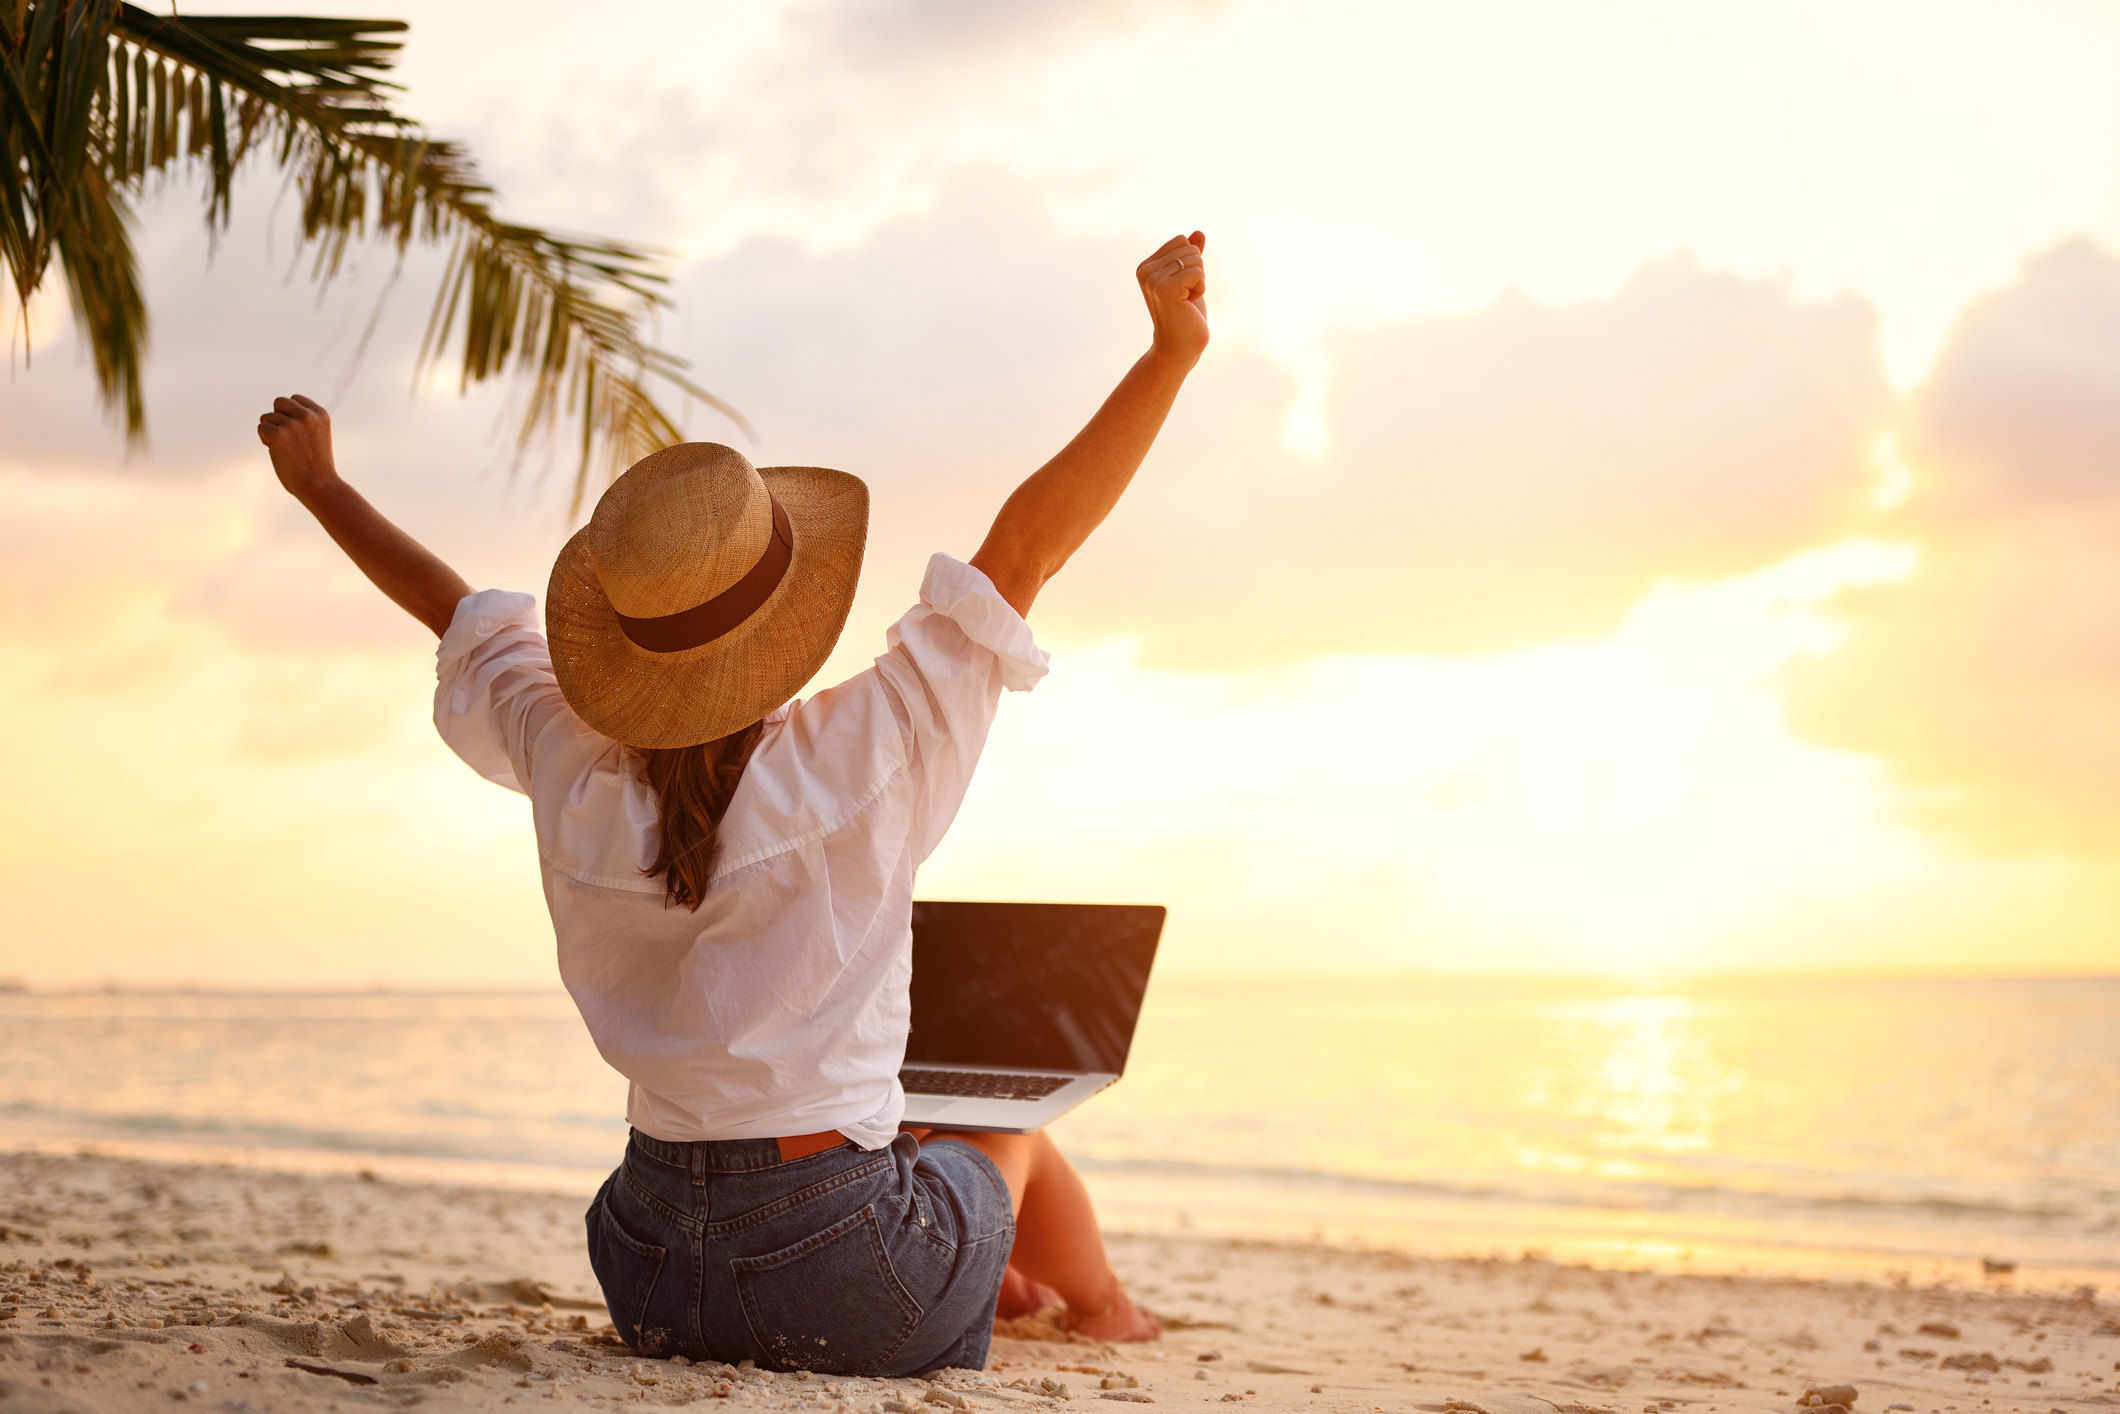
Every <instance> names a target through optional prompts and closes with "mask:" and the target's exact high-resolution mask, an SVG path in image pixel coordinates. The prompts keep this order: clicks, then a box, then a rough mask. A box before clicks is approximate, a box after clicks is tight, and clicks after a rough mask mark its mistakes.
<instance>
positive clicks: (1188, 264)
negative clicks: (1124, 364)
mask: <svg viewBox="0 0 2120 1414" xmlns="http://www.w3.org/2000/svg"><path fill="white" fill-rule="evenodd" d="M1206 247H1207V237H1206V236H1204V235H1202V234H1201V233H1200V232H1198V231H1194V232H1193V233H1192V235H1191V236H1190V237H1186V236H1173V237H1172V238H1171V239H1170V240H1168V241H1165V242H1164V243H1163V245H1162V247H1161V248H1160V249H1159V250H1157V251H1156V253H1155V254H1154V255H1151V256H1150V257H1149V258H1148V259H1146V260H1144V261H1142V262H1141V266H1140V268H1139V269H1137V270H1136V271H1135V272H1134V278H1135V279H1136V280H1138V281H1139V282H1140V285H1141V294H1142V297H1143V298H1144V299H1146V300H1147V301H1148V314H1149V319H1150V321H1151V322H1152V323H1153V325H1154V328H1155V335H1154V338H1153V340H1152V342H1151V343H1150V344H1149V347H1148V352H1147V353H1145V354H1143V355H1141V358H1140V360H1139V361H1138V362H1136V363H1135V364H1134V366H1133V367H1132V368H1130V369H1128V370H1127V373H1126V376H1125V377H1124V378H1122V379H1120V380H1119V386H1118V387H1116V388H1114V389H1113V390H1112V395H1111V396H1110V397H1108V398H1106V399H1105V400H1104V406H1103V407H1100V408H1098V409H1097V414H1096V416H1094V417H1092V418H1091V419H1090V420H1089V423H1088V425H1087V426H1085V427H1084V428H1083V429H1082V430H1081V431H1080V432H1078V433H1076V434H1075V439H1074V440H1073V441H1072V442H1069V443H1068V444H1067V445H1066V446H1065V447H1062V448H1061V449H1060V452H1059V455H1057V456H1055V457H1054V458H1053V459H1052V460H1051V461H1049V462H1047V463H1046V464H1045V465H1044V466H1041V467H1039V468H1038V469H1037V470H1036V471H1034V472H1032V473H1031V476H1030V479H1029V480H1028V481H1025V482H1024V483H1023V484H1022V485H1021V486H1018V487H1017V488H1016V490H1015V492H1014V493H1013V494H1011V495H1010V496H1009V498H1008V500H1007V501H1005V502H1004V503H1003V504H1002V507H1001V513H1000V514H999V515H997V516H995V517H994V525H993V528H992V529H991V530H989V531H987V533H986V540H985V541H984V542H983V543H982V544H981V545H980V546H979V553H978V554H976V555H974V556H972V564H973V565H974V566H975V567H976V568H978V569H979V570H981V571H982V572H984V573H985V575H986V577H987V578H988V579H991V580H992V581H993V582H994V587H995V588H996V589H998V590H1000V591H1001V597H1002V598H1004V599H1006V600H1008V602H1009V603H1010V604H1011V605H1013V606H1014V607H1015V610H1016V612H1017V613H1019V614H1024V615H1028V614H1029V613H1030V611H1031V602H1032V601H1033V600H1035V599H1036V598H1037V597H1038V591H1039V590H1040V589H1043V588H1044V587H1045V582H1046V581H1047V580H1049V579H1051V578H1052V577H1053V576H1054V575H1055V574H1057V573H1059V571H1060V567H1061V566H1062V565H1064V564H1066V563H1067V561H1068V557H1069V556H1071V555H1073V554H1074V553H1075V551H1077V550H1079V549H1081V548H1082V542H1083V541H1085V540H1087V539H1089V535H1090V532H1091V531H1093V530H1095V529H1096V528H1097V527H1098V526H1099V525H1101V524H1103V522H1104V518H1105V516H1107V515H1109V514H1110V513H1111V508H1112V507H1113V506H1115V505H1117V504H1118V502H1119V496H1120V494H1121V493H1122V492H1124V491H1125V490H1126V487H1127V483H1128V482H1130V481H1132V480H1133V479H1134V473H1135V472H1136V471H1137V470H1139V469H1140V466H1141V459H1142V458H1143V457H1145V456H1147V455H1148V449H1149V447H1150V446H1151V445H1152V444H1153V443H1154V442H1155V440H1156V434H1157V433H1158V432H1160V431H1161V430H1162V429H1163V419H1164V418H1165V417H1166V416H1168V415H1169V413H1170V407H1171V404H1172V403H1173V402H1175V401H1177V397H1178V389H1179V387H1180V386H1182V385H1183V384H1184V382H1185V375H1186V374H1188V373H1190V372H1192V368H1193V365H1194V364H1196V363H1198V362H1199V361H1200V355H1201V354H1202V353H1203V352H1205V351H1206V349H1207V269H1206V261H1205V259H1204V256H1203V254H1202V252H1203V251H1205V249H1206Z"/></svg>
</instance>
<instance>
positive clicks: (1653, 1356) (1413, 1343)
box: [0, 1154, 2120, 1414]
mask: <svg viewBox="0 0 2120 1414" xmlns="http://www.w3.org/2000/svg"><path fill="white" fill-rule="evenodd" d="M582 1207H583V1202H582V1200H581V1199H580V1198H578V1197H561V1196H555V1195H546V1194H538V1193H525V1192H511V1191H499V1190H486V1189H476V1188H461V1187H458V1188H451V1187H446V1186H440V1185H426V1184H415V1183H403V1182H394V1181H378V1180H372V1179H363V1178H359V1177H344V1178H337V1177H318V1176H313V1175H310V1176H301V1175H292V1174H282V1173H274V1172H268V1171H264V1170H259V1169H249V1168H236V1167H185V1166H180V1165H171V1164H152V1163H142V1162H136V1161H131V1160H121V1159H113V1158H108V1157H98V1156H93V1155H84V1156H78V1157H61V1156H55V1155H50V1154H17V1155H8V1156H0V1411H7V1414H14V1412H15V1411H25V1412H26V1411H39V1414H42V1411H53V1414H57V1411H91V1412H92V1414H105V1411H127V1410H144V1409H150V1408H152V1409H164V1408H167V1407H169V1406H170V1405H172V1404H174V1403H182V1404H196V1405H201V1406H204V1407H206V1408H210V1409H216V1410H258V1411H272V1410H290V1411H330V1410H343V1411H349V1412H350V1411H357V1410H360V1409H366V1408H372V1407H384V1408H388V1407H393V1406H394V1407H405V1408H410V1407H415V1406H417V1407H420V1408H423V1409H431V1410H458V1409H481V1410H484V1409H498V1408H501V1407H503V1406H508V1405H518V1406H530V1405H536V1404H545V1405H551V1404H553V1403H555V1402H556V1403H560V1404H565V1405H568V1406H574V1405H579V1404H584V1403H586V1404H589V1405H594V1406H607V1405H617V1404H627V1405H643V1406H648V1407H659V1406H677V1405H688V1404H701V1403H706V1404H709V1406H710V1407H712V1404H713V1402H714V1401H726V1402H728V1403H730V1404H733V1405H737V1406H742V1407H743V1408H746V1409H756V1410H765V1409H773V1410H793V1409H816V1410H827V1411H845V1412H846V1414H911V1411H915V1410H918V1411H921V1414H953V1411H957V1410H997V1411H998V1410H1009V1409H1030V1408H1038V1409H1064V1408H1084V1407H1085V1406H1087V1407H1102V1406H1099V1405H1090V1404H1089V1402H1090V1401H1097V1400H1105V1401H1117V1402H1121V1403H1142V1402H1153V1403H1156V1404H1164V1405H1173V1404H1174V1405H1217V1406H1219V1405H1223V1404H1232V1403H1234V1404H1244V1405H1249V1406H1258V1407H1261V1408H1263V1409H1264V1410H1269V1411H1276V1414H1280V1411H1287V1412H1288V1414H1294V1411H1304V1414H1374V1411H1379V1410H1383V1411H1394V1414H1396V1411H1406V1410H1419V1411H1424V1414H1479V1411H1484V1412H1485V1414H1555V1412H1556V1411H1559V1412H1560V1414H1633V1412H1634V1411H1637V1410H1639V1411H1646V1414H1700V1411H1707V1412H1708V1414H1765V1411H1775V1414H1795V1411H1797V1410H1799V1408H1800V1407H1801V1406H1800V1403H1799V1402H1800V1401H1801V1400H1802V1399H1803V1398H1804V1396H1805V1395H1806V1394H1807V1392H1809V1391H1811V1390H1813V1389H1816V1388H1821V1387H1826V1386H1833V1385H1849V1386H1853V1387H1854V1388H1855V1390H1856V1395H1855V1403H1854V1405H1853V1410H1854V1414H1887V1411H1899V1412H1900V1414H1906V1411H1913V1414H1951V1411H1957V1414H2016V1411H2028V1414H2048V1411H2064V1412H2065V1414H2074V1411H2076V1410H2078V1409H2079V1408H2080V1409H2084V1410H2086V1411H2115V1414H2120V1304H2116V1303H2115V1302H2114V1301H2112V1300H2111V1299H2110V1298H2109V1297H2108V1298H2107V1299H2106V1300H2103V1301H2101V1300H2099V1299H2098V1298H2097V1297H2096V1295H2095V1294H2093V1293H2090V1292H2088V1291H2078V1292H2073V1293H2071V1292H2027V1291H2013V1290H2008V1289H1984V1290H1967V1289H1950V1288H1941V1287H1937V1288H1923V1287H1910V1286H1904V1285H1895V1284H1893V1283H1891V1282H1876V1283H1863V1282H1819V1281H1800V1280H1794V1279H1784V1278H1754V1277H1743V1276H1727V1277H1718V1276H1699V1275H1686V1276H1665V1275H1659V1274H1656V1273H1652V1272H1616V1271H1599V1270H1595V1269H1592V1268H1587V1267H1571V1266H1563V1265H1556V1264H1554V1263H1552V1262H1547V1261H1541V1260H1536V1259H1526V1260H1522V1261H1498V1260H1474V1259H1466V1260H1457V1261H1451V1260H1434V1259H1418V1258H1412V1257H1407V1256H1403V1255H1400V1254H1396V1253H1390V1252H1365V1251H1354V1250H1348V1249H1344V1248H1337V1247H1328V1246H1324V1245H1314V1244H1301V1243H1268V1242H1250V1241H1240V1240H1232V1239H1228V1238H1215V1237H1192V1236H1185V1235H1169V1234H1157V1235H1153V1236H1128V1235H1125V1234H1114V1236H1113V1238H1112V1250H1113V1258H1114V1260H1115V1262H1116V1263H1117V1264H1118V1266H1119V1269H1120V1271H1121V1273H1122V1274H1123V1275H1124V1276H1125V1277H1126V1278H1127V1280H1128V1281H1129V1283H1130V1284H1131V1285H1132V1287H1133V1289H1134V1291H1135V1293H1136V1294H1137V1295H1138V1296H1139V1298H1140V1299H1141V1300H1142V1302H1143V1303H1144V1304H1145V1305H1147V1306H1149V1307H1150V1308H1151V1309H1153V1310H1155V1311H1156V1312H1157V1313H1158V1314H1159V1315H1161V1316H1162V1318H1163V1319H1164V1321H1165V1322H1166V1324H1167V1325H1168V1326H1169V1328H1170V1329H1169V1333H1168V1334H1167V1336H1166V1337H1165V1338H1164V1339H1163V1340H1162V1341H1160V1342H1157V1343H1155V1344H1153V1345H1145V1346H1124V1347H1113V1346H1106V1345H1100V1344H1095V1343H1088V1342H1081V1341H1070V1340H1068V1339H1066V1338H1065V1337H1062V1336H1060V1335H1059V1333H1058V1332H1057V1331H1056V1330H1054V1329H1053V1328H1052V1327H1050V1326H1048V1325H1046V1324H1044V1323H1043V1322H1040V1321H1038V1320H1036V1319H1031V1320H1027V1321H1019V1322H1011V1323H1008V1324H1007V1325H1006V1326H1004V1328H1003V1329H1002V1331H1000V1332H998V1333H997V1338H996V1340H995V1342H994V1350H993V1357H992V1359H991V1361H990V1362H989V1367H988V1368H987V1369H986V1370H984V1371H950V1372H940V1373H938V1374H937V1375H936V1377H935V1378H933V1379H931V1380H869V1379H839V1378H830V1377H823V1376H819V1377H815V1378H811V1377H805V1376H802V1375H771V1374H767V1373H765V1372H761V1371H756V1370H734V1369H730V1368H728V1367H725V1366H720V1365H683V1364H679V1363H677V1362H675V1361H669V1360H655V1359H648V1358H644V1357H642V1356H640V1355H637V1354H635V1353H634V1352H632V1351H630V1350H627V1349H626V1348H624V1347H623V1346H621V1345H618V1344H617V1343H616V1342H615V1341H614V1340H613V1338H612V1336H611V1334H610V1329H609V1325H608V1322H607V1320H606V1318H605V1313H604V1310H603V1308H602V1306H601V1304H600V1303H599V1302H598V1300H597V1294H596V1290H595V1286H594V1283H593V1281H592V1279H591V1277H590V1273H589V1267H588V1262H587V1259H586V1257H585V1256H584V1255H583V1252H582V1239H581V1220H580V1213H581V1209H582Z"/></svg>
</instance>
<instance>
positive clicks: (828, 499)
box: [545, 442, 869, 747]
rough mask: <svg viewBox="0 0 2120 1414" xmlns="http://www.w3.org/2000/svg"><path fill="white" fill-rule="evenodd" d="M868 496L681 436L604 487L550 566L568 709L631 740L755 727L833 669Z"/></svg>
mask: <svg viewBox="0 0 2120 1414" xmlns="http://www.w3.org/2000/svg"><path fill="white" fill-rule="evenodd" d="M868 523H869V488H868V487H867V486H865V485H863V484H862V483H861V481H860V479H859V478H857V477H852V476H849V475H847V474H846V473H845V472H843V471H828V470H826V469H825V468H823V467H819V466H768V467H756V468H754V467H753V466H752V465H751V463H750V462H748V461H746V460H745V459H744V457H743V454H742V453H740V452H737V451H735V450H733V449H731V448H729V447H724V446H721V445H720V444H719V443H715V442H681V443H679V444H678V445H677V446H674V447H665V448H663V450H661V451H659V452H656V453H654V454H653V455H651V456H647V457H643V458H642V459H641V460H640V461H638V462H635V463H634V464H633V466H632V467H631V468H630V469H629V470H627V472H626V474H625V475H623V476H621V477H619V478H618V480H616V481H614V482H612V483H611V487H610V489H609V490H607V491H605V492H604V495H603V499H602V500H600V501H598V502H597V503H596V513H595V514H594V515H592V516H590V517H589V523H588V524H587V525H585V526H583V527H582V528H581V530H580V531H579V532H577V533H576V534H575V536H574V538H573V539H571V540H569V541H568V542H567V545H566V548H565V549H563V550H561V551H560V552H559V560H558V562H557V563H555V564H554V565H553V566H552V583H551V586H550V587H549V588H548V589H547V591H546V594H545V636H546V638H547V639H549V640H550V641H551V644H552V670H553V673H554V675H555V676H557V677H558V679H559V688H560V691H561V692H563V693H565V694H566V697H567V704H568V705H569V706H570V707H572V708H573V709H574V710H575V713H576V714H577V715H578V716H580V717H581V719H582V720H583V721H585V722H587V723H588V724H589V725H590V726H592V727H594V728H595V729H596V730H598V731H600V732H602V733H603V734H604V735H605V736H608V737H611V738H613V739H614V740H617V741H622V742H625V743H626V744H627V745H628V746H638V747H666V746H691V745H694V744H695V743H698V742H703V741H713V740H714V739H715V738H717V737H723V736H727V735H728V734H729V733H730V732H733V731H737V730H740V729H741V728H744V727H747V726H749V725H751V723H753V722H755V721H757V720H758V719H759V718H761V717H763V716H765V715H766V713H768V712H770V711H772V710H773V709H774V708H775V707H778V706H779V705H780V704H781V703H783V702H786V701H787V700H788V699H789V698H790V697H793V696H794V695H795V692H796V689H798V688H800V687H801V686H802V685H803V684H804V683H805V682H808V681H809V680H810V678H811V677H812V676H813V675H814V674H815V673H816V672H817V670H818V669H819V668H821V667H823V666H824V660H825V659H826V658H827V657H829V656H830V655H831V652H832V645H833V644H834V643H836V642H838V641H839V631H840V629H842V628H843V627H845V626H846V621H847V610H848V609H849V608H851V607H852V606H853V602H854V583H855V581H856V580H857V579H859V578H860V576H861V549H862V543H863V541H864V540H865V539H866V537H867V534H868Z"/></svg>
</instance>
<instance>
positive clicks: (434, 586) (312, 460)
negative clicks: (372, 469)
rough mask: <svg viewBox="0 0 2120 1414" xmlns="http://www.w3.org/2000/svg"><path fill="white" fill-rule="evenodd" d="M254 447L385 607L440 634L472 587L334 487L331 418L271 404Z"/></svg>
mask: <svg viewBox="0 0 2120 1414" xmlns="http://www.w3.org/2000/svg"><path fill="white" fill-rule="evenodd" d="M258 440H259V441H260V442H263V443H264V444H265V448H266V450H267V451H269V452H271V453H272V469H273V472H274V474H276V475H277V476H278V477H279V478H280V484H281V485H282V486H284V487H286V488H287V490H288V491H289V492H290V493H291V494H292V495H293V496H294V498H295V499H296V500H297V501H300V502H301V503H302V505H303V506H304V507H305V508H307V509H308V511H309V513H310V514H311V515H313V516H315V517H316V518H317V523H318V524H319V525H322V526H323V527H324V530H325V533H327V534H328V535H330V536H331V538H332V539H333V540H335V541H337V542H338V546H339V548H340V549H341V550H344V551H345V552H346V554H347V557H348V558H350V559H351V560H352V561H353V562H354V564H355V565H357V566H358V567H359V568H360V571H361V573H362V574H365V575H367V576H368V578H369V580H370V581H372V582H373V583H374V585H375V587H376V588H378V589H380V590H382V591H383V592H384V593H385V594H387V595H389V596H390V599H391V602H392V603H394V604H396V605H397V606H398V607H399V608H400V609H403V610H404V611H405V612H406V613H408V614H410V615H412V617H414V618H416V619H418V620H419V621H420V622H421V623H423V624H425V625H427V627H429V628H431V629H433V630H434V634H435V637H437V638H439V637H441V636H442V634H443V633H445V632H447V630H448V628H449V620H450V619H451V618H453V617H455V615H456V606H457V603H458V601H459V600H461V599H462V598H463V597H464V596H465V595H467V594H469V593H470V592H471V586H470V585H468V584H466V583H464V580H463V577H462V576H461V575H459V574H458V573H457V572H456V571H455V570H453V569H451V568H449V566H447V565H445V564H443V563H442V562H441V560H439V559H437V558H436V557H435V555H434V554H433V553H432V552H431V551H429V550H428V549H427V547H426V546H424V545H422V544H420V542H419V541H417V540H414V539H413V538H412V537H411V536H409V535H407V534H406V533H405V532H404V531H402V530H399V529H398V528H397V527H396V526H395V525H392V524H391V523H390V522H389V521H387V520H385V519H384V518H383V513H382V512H381V511H378V510H377V509H376V508H375V507H374V506H371V505H369V504H368V499H367V497H365V496H363V495H362V494H361V493H360V492H358V491H356V490H354V489H353V488H352V487H351V486H348V485H347V484H346V483H345V482H344V481H341V480H340V479H339V471H338V466H337V464H336V463H334V462H333V461H332V457H331V414H330V413H328V412H326V411H324V409H323V407H322V406H321V405H320V404H318V403H317V402H315V401H314V400H312V399H309V398H305V397H303V396H302V395H301V394H300V393H297V394H295V395H294V396H293V397H291V398H274V399H273V400H272V411H271V412H268V413H266V414H264V415H263V416H261V417H260V418H259V419H258Z"/></svg>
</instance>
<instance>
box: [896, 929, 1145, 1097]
mask: <svg viewBox="0 0 2120 1414" xmlns="http://www.w3.org/2000/svg"><path fill="white" fill-rule="evenodd" d="M1163 912H1164V910H1163V907H1162V905H1160V904H1104V903H932V902H915V903H914V905H913V1029H912V1034H911V1035H910V1036H908V1037H907V1038H906V1045H905V1058H906V1061H907V1063H908V1064H912V1065H1006V1066H1020V1067H1023V1068H1025V1069H1033V1070H1045V1069H1054V1070H1108V1071H1112V1072H1114V1073H1116V1072H1119V1071H1123V1070H1125V1069H1126V1053H1127V1052H1128V1051H1129V1050H1130V1049H1131V1048H1132V1046H1133V1043H1134V1022H1135V1021H1136V1020H1137V1019H1139V1017H1140V1015H1141V998H1142V996H1143V995H1144V994H1145V993H1146V992H1147V991H1148V969H1149V967H1150V965H1151V964H1152V963H1154V961H1155V959H1156V939H1157V937H1158V936H1159V935H1160V934H1161V933H1162V931H1163Z"/></svg>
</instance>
